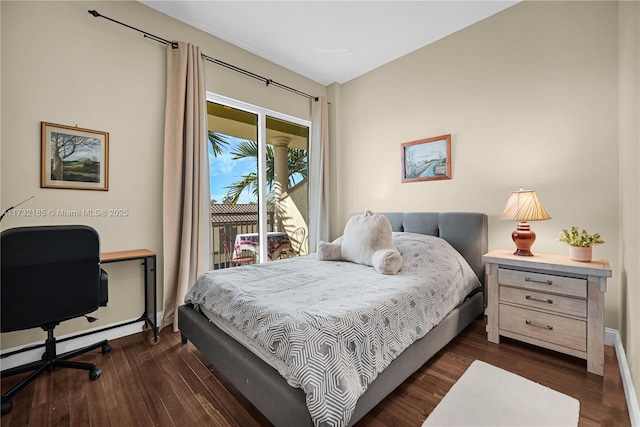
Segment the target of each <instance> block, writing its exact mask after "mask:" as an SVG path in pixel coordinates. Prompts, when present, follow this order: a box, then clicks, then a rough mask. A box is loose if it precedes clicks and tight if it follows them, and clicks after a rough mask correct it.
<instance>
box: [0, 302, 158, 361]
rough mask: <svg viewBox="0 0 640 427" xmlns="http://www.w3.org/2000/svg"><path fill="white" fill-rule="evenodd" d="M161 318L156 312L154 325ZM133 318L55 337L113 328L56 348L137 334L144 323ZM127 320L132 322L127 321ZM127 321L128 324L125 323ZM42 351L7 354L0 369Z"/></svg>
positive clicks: (37, 357) (39, 355) (62, 349)
mask: <svg viewBox="0 0 640 427" xmlns="http://www.w3.org/2000/svg"><path fill="white" fill-rule="evenodd" d="M161 319H162V312H160V313H157V315H156V325H159V320H161ZM135 320H136V319H130V320H124V321H122V322H117V323H113V324H111V325H103V326H98V327H96V328H92V329H87V330H85V331H81V332H74V333H72V334H67V335H63V336H59V337H56V338H57V339H58V340H60V339H65V338H68V337H73V336H74V335H78V334H84V333H90V332H93V331H98V330H100V329H104V328H111V327H113V329H109V330H106V331H102V332H96V333H95V334H91V335H86V336H82V337H78V338H75V339H70V340H68V341H64V342H58V343H56V350H57V352H58V353H59V354H63V353H67V352H70V351H73V350H77V349H79V348H82V347H86V346H89V345H91V344H93V343H96V342H99V341H102V340H115V339H117V338H122V337H126V336H128V335H133V334H137V333H139V332H141V331H142V325H144V321H142V320H140V321H138V322H136V321H135ZM129 322H134V323H129ZM127 323H129V324H128V325H127ZM118 325H123V326H119V327H116V326H118ZM43 342H44V341H39V342H35V343H31V344H26V345H22V346H19V347H14V348H8V349H6V350H3V351H2V352H0V354H5V353H10V352H12V351H17V350H20V349H22V348H26V347H30V346H33V345H38V344H42V343H43ZM42 353H44V347H39V348H35V349H33V350H27V351H23V352H21V353H17V354H14V355H12V356H8V357H6V358H4V359H1V360H0V367H1V368H2V370H5V369H10V368H13V367H16V366H20V365H24V364H27V363H31V362H35V361H38V360H41V359H42Z"/></svg>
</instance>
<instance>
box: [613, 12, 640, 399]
mask: <svg viewBox="0 0 640 427" xmlns="http://www.w3.org/2000/svg"><path fill="white" fill-rule="evenodd" d="M618 16H619V20H620V21H619V26H620V28H619V34H620V38H619V47H618V49H619V79H620V89H619V93H620V101H619V102H620V104H619V105H620V107H619V109H620V274H619V275H620V293H621V304H620V319H621V320H620V333H621V335H622V340H623V344H624V348H625V352H626V354H627V360H628V362H629V369H630V370H631V373H632V377H633V380H634V389H635V390H636V394H637V396H638V397H639V398H640V394H638V391H639V390H640V309H638V307H640V288H639V286H638V285H639V284H640V172H639V168H638V165H640V3H638V2H620V3H619V10H618Z"/></svg>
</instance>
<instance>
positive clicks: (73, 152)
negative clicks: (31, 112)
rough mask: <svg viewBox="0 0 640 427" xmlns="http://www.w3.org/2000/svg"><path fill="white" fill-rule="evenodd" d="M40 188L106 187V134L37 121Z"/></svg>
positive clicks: (101, 188)
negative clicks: (38, 123) (39, 133)
mask: <svg viewBox="0 0 640 427" xmlns="http://www.w3.org/2000/svg"><path fill="white" fill-rule="evenodd" d="M41 134H42V153H41V172H40V187H42V188H70V189H76V190H103V191H107V190H108V189H109V134H108V133H107V132H100V131H97V130H91V129H82V128H79V127H73V126H65V125H57V124H54V123H47V122H42V123H41Z"/></svg>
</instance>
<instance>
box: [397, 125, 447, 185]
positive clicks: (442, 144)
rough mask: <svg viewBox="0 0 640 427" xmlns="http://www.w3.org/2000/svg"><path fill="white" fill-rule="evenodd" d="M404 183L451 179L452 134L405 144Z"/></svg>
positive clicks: (403, 158)
mask: <svg viewBox="0 0 640 427" xmlns="http://www.w3.org/2000/svg"><path fill="white" fill-rule="evenodd" d="M401 149H402V156H401V157H402V164H401V167H402V182H416V181H434V180H440V179H451V134H447V135H440V136H435V137H433V138H426V139H421V140H419V141H411V142H405V143H403V144H401Z"/></svg>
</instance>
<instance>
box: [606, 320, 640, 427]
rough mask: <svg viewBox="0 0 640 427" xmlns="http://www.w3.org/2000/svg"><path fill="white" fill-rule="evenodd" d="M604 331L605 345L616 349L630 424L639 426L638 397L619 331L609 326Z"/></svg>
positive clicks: (639, 410)
mask: <svg viewBox="0 0 640 427" xmlns="http://www.w3.org/2000/svg"><path fill="white" fill-rule="evenodd" d="M604 332H605V333H604V343H605V344H606V345H611V346H613V347H614V348H615V350H616V357H617V358H618V366H619V367H620V376H621V377H622V387H623V388H624V395H625V398H626V400H627V408H628V409H629V419H630V420H631V426H632V427H640V408H639V407H638V397H637V396H636V391H635V389H634V387H633V380H632V379H631V372H630V371H629V364H628V363H627V355H626V354H625V351H624V347H623V346H622V338H621V337H620V332H618V330H616V329H610V328H605V330H604Z"/></svg>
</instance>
